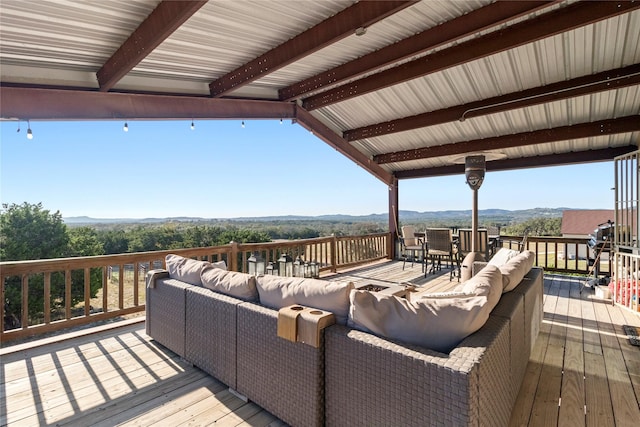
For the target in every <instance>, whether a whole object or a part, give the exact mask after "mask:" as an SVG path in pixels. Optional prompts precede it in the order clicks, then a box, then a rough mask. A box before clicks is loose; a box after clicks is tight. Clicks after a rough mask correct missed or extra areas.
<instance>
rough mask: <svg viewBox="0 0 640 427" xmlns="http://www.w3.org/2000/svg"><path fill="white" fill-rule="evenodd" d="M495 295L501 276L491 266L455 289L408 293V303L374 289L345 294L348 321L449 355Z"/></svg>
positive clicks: (484, 317) (479, 324)
mask: <svg viewBox="0 0 640 427" xmlns="http://www.w3.org/2000/svg"><path fill="white" fill-rule="evenodd" d="M485 270H486V271H485ZM446 294H449V296H447V295H446ZM500 295H502V275H501V274H500V270H499V269H498V268H497V267H496V266H493V265H492V266H487V267H486V268H485V269H483V270H482V271H481V272H480V273H478V274H477V275H476V276H475V277H473V278H472V279H470V280H468V281H467V282H465V283H464V286H463V288H462V290H461V291H460V292H448V293H447V292H443V293H437V294H421V295H420V297H419V298H416V299H413V297H412V299H411V301H408V300H406V299H403V298H398V297H395V296H391V295H383V294H380V293H379V292H367V291H356V290H354V291H352V292H351V295H350V299H351V307H350V310H349V319H348V324H349V326H351V327H354V328H356V329H360V330H364V331H367V332H372V333H374V334H377V335H381V336H384V337H387V338H392V339H397V340H400V341H404V342H407V343H410V344H416V345H419V346H422V347H426V348H430V349H433V350H436V351H440V352H442V353H449V352H450V351H451V350H452V349H453V348H454V347H455V346H456V345H458V343H460V341H462V340H463V339H464V338H465V337H467V336H468V335H470V334H472V333H474V332H475V331H477V330H478V329H480V328H481V327H482V325H484V324H485V322H486V321H487V319H488V318H489V313H491V310H493V308H494V307H495V306H496V304H497V303H498V301H499V300H500ZM431 296H433V297H431Z"/></svg>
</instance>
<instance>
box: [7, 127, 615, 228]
mask: <svg viewBox="0 0 640 427" xmlns="http://www.w3.org/2000/svg"><path fill="white" fill-rule="evenodd" d="M128 124H129V131H128V132H123V130H122V126H123V122H121V121H102V122H80V121H78V122H31V128H32V130H33V134H34V138H33V139H32V140H28V139H27V138H26V133H27V123H26V122H21V123H20V128H21V130H20V132H17V129H18V123H17V122H2V123H0V137H1V142H0V150H1V151H0V167H1V172H0V179H1V184H0V192H1V195H0V200H1V201H2V203H9V204H10V203H18V204H21V203H23V202H29V203H39V202H41V203H42V204H43V207H44V208H45V209H48V210H50V211H53V212H55V211H60V213H61V214H62V216H64V217H70V216H82V215H86V216H90V217H94V218H148V217H170V216H193V217H204V218H234V217H242V216H266V215H324V214H348V215H367V214H371V213H383V212H386V211H387V209H388V190H387V187H386V185H385V184H383V183H382V182H381V181H379V180H378V179H377V178H375V177H373V176H372V175H370V174H369V173H367V172H366V171H365V170H364V169H362V168H361V167H359V166H357V165H356V164H355V163H353V162H352V161H351V160H349V159H347V158H345V157H344V156H342V155H341V154H340V153H338V152H337V151H335V150H334V149H332V148H331V147H329V146H328V145H327V144H325V143H324V142H322V141H321V140H320V139H318V138H317V137H315V136H313V135H312V134H311V133H309V132H308V131H306V130H304V129H303V128H302V127H300V126H298V125H292V124H291V122H290V121H285V122H284V123H282V124H280V123H279V121H270V120H269V121H267V120H260V121H255V120H254V121H252V120H248V121H246V122H245V127H244V128H242V126H241V122H240V121H239V120H233V121H227V120H225V121H222V120H220V121H219V120H210V121H197V120H196V121H195V129H194V130H191V129H190V121H129V123H128ZM613 186H614V177H613V162H601V163H593V164H585V165H577V166H563V167H549V168H536V169H528V170H520V171H508V172H488V173H487V175H486V177H485V181H484V184H483V185H482V187H481V189H480V193H479V197H478V199H479V203H478V204H479V208H480V209H489V208H502V209H510V210H516V209H528V208H536V207H547V208H557V207H570V208H584V209H613V205H614V200H613V196H614V195H613V191H612V190H611V188H612V187H613ZM399 197H400V201H399V205H400V209H403V210H415V211H440V210H466V209H470V208H471V204H472V193H471V190H469V188H468V187H467V186H466V184H465V182H464V176H463V175H462V174H461V175H458V176H448V177H442V178H423V179H411V180H402V181H400V186H399Z"/></svg>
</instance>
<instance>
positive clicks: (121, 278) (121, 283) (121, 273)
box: [118, 264, 124, 310]
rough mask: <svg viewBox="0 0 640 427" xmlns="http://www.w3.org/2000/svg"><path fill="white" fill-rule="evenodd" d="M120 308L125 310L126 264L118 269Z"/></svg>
mask: <svg viewBox="0 0 640 427" xmlns="http://www.w3.org/2000/svg"><path fill="white" fill-rule="evenodd" d="M118 308H119V309H120V310H122V309H123V308H124V264H120V266H119V268H118Z"/></svg>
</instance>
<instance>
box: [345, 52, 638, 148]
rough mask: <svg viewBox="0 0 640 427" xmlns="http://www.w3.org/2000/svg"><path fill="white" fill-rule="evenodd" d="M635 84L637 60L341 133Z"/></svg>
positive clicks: (350, 137) (411, 125)
mask: <svg viewBox="0 0 640 427" xmlns="http://www.w3.org/2000/svg"><path fill="white" fill-rule="evenodd" d="M638 84H640V64H634V65H630V66H628V67H624V68H618V69H615V70H609V71H604V72H602V73H598V74H592V75H590V76H584V77H578V78H575V79H571V80H566V81H562V82H558V83H552V84H549V85H546V86H540V87H537V88H532V89H527V90H523V91H520V92H514V93H509V94H506V95H502V96H496V97H493V98H487V99H483V100H481V101H476V102H470V103H468V104H464V105H456V106H454V107H450V108H445V109H442V110H437V111H431V112H428V113H422V114H417V115H415V116H409V117H404V118H402V119H397V120H391V121H388V122H384V123H377V124H375V125H370V126H364V127H361V128H357V129H352V130H347V131H345V132H344V134H343V135H342V136H343V137H344V138H345V139H346V140H347V141H356V140H359V139H365V138H374V137H377V136H382V135H388V134H391V133H396V132H404V131H408V130H413V129H419V128H423V127H427V126H434V125H439V124H442V123H448V122H453V121H456V120H462V119H465V120H466V119H469V118H472V117H479V116H484V115H487V114H494V113H499V112H503V111H508V110H512V109H516V108H524V107H529V106H532V105H539V104H542V103H545V102H552V101H557V100H560V99H567V98H573V97H577V96H583V95H588V94H591V93H597V92H602V91H607V90H615V89H619V88H622V87H627V86H633V85H638Z"/></svg>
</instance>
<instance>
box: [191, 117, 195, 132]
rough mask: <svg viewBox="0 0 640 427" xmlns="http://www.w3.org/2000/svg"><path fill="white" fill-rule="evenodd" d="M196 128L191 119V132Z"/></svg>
mask: <svg viewBox="0 0 640 427" xmlns="http://www.w3.org/2000/svg"><path fill="white" fill-rule="evenodd" d="M195 128H196V125H194V124H193V119H191V130H194V129H195Z"/></svg>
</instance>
